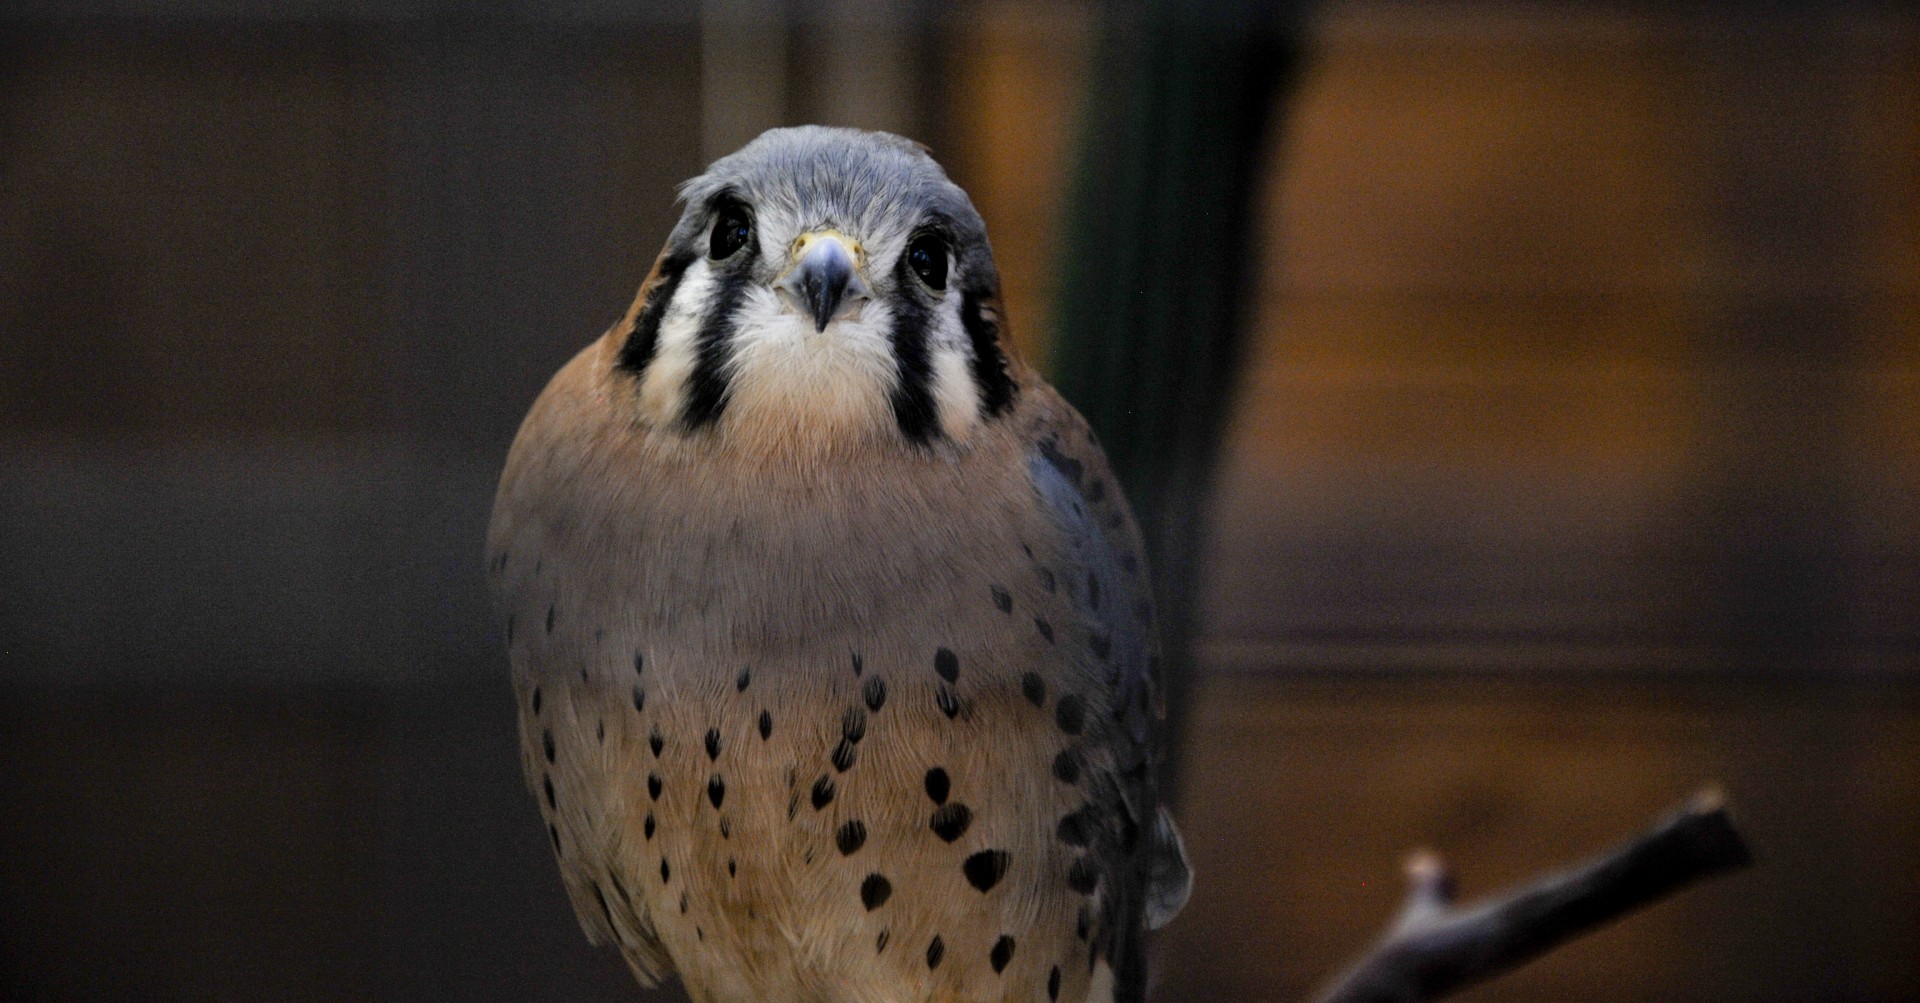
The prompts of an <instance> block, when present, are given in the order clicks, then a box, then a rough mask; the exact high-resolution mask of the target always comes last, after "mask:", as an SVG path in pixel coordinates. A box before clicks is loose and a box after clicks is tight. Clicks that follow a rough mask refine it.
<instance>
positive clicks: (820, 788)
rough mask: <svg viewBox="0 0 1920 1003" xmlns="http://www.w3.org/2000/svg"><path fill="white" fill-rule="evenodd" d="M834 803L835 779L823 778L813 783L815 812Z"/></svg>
mask: <svg viewBox="0 0 1920 1003" xmlns="http://www.w3.org/2000/svg"><path fill="white" fill-rule="evenodd" d="M832 803H833V778H832V777H829V776H822V777H821V778H820V779H818V780H815V781H814V782H813V810H814V811H819V810H820V809H822V808H825V807H826V806H827V805H829V804H832Z"/></svg>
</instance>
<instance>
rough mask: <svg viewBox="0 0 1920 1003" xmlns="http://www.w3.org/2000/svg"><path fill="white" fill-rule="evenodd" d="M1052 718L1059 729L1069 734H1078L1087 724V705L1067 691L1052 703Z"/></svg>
mask: <svg viewBox="0 0 1920 1003" xmlns="http://www.w3.org/2000/svg"><path fill="white" fill-rule="evenodd" d="M1053 720H1054V723H1055V724H1058V725H1059V726H1060V730H1061V731H1064V732H1066V733H1067V734H1069V735H1078V734H1080V732H1081V731H1082V730H1083V729H1084V728H1086V726H1087V707H1086V704H1084V703H1082V702H1081V700H1080V698H1079V697H1077V696H1074V695H1073V694H1071V693H1069V694H1067V695H1066V696H1063V697H1061V698H1060V702H1059V703H1058V704H1056V705H1054V708H1053Z"/></svg>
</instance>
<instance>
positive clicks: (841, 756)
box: [833, 738, 857, 773]
mask: <svg viewBox="0 0 1920 1003" xmlns="http://www.w3.org/2000/svg"><path fill="white" fill-rule="evenodd" d="M856 756H857V752H856V751H855V749H854V747H853V743H852V742H849V741H847V740H846V739H844V738H843V739H841V740H840V744H839V745H836V746H834V747H833V768H834V769H835V770H838V771H839V772H841V773H845V772H847V771H848V770H851V769H853V761H854V759H855V758H856Z"/></svg>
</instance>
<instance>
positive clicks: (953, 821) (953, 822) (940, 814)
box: [928, 801, 973, 843]
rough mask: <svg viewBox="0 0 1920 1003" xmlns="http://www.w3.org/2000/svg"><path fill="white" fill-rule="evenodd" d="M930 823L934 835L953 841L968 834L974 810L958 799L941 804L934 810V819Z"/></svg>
mask: <svg viewBox="0 0 1920 1003" xmlns="http://www.w3.org/2000/svg"><path fill="white" fill-rule="evenodd" d="M928 824H929V825H930V827H931V828H932V829H933V834H934V835H936V836H939V837H940V838H941V839H943V840H945V841H946V842H949V843H951V842H953V841H954V840H956V839H959V838H960V837H961V836H964V835H966V832H967V826H969V825H971V824H973V810H972V809H970V808H968V807H967V806H966V805H963V804H961V803H960V802H958V801H955V802H954V803H952V804H949V805H941V806H940V807H938V808H935V809H934V810H933V819H932V820H931V821H930V822H929V823H928Z"/></svg>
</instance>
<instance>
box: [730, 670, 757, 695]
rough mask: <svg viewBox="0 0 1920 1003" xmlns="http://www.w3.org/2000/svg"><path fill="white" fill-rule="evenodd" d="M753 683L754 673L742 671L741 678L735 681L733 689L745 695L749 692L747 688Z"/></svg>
mask: <svg viewBox="0 0 1920 1003" xmlns="http://www.w3.org/2000/svg"><path fill="white" fill-rule="evenodd" d="M752 682H753V671H752V670H750V669H741V670H740V676H739V678H737V679H735V680H734V681H733V688H734V690H735V691H736V692H740V693H745V692H746V691H747V686H748V685H749V684H751V683H752Z"/></svg>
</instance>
